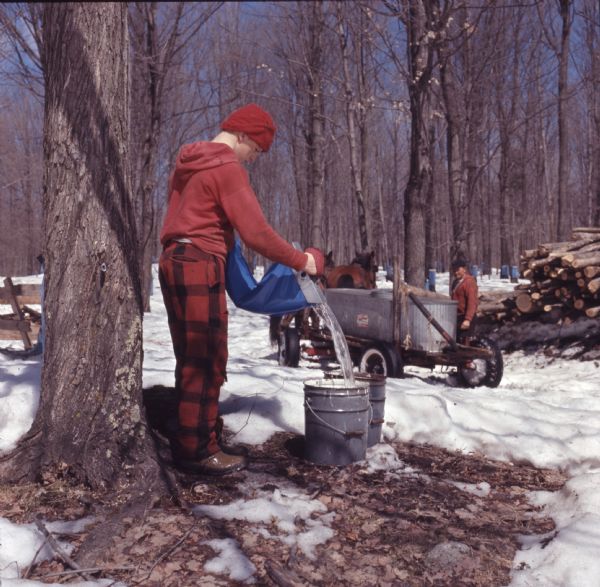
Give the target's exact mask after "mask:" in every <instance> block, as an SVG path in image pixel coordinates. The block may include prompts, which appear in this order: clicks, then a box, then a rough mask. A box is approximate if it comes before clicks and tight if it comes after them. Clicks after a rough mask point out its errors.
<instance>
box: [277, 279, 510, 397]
mask: <svg viewBox="0 0 600 587" xmlns="http://www.w3.org/2000/svg"><path fill="white" fill-rule="evenodd" d="M325 297H326V300H327V303H328V305H329V307H330V308H331V310H332V311H333V313H334V314H335V316H336V318H337V320H338V322H339V324H340V326H341V328H342V331H343V332H344V335H345V337H346V341H347V342H348V348H349V350H350V354H351V357H352V360H353V362H354V364H355V365H357V366H358V368H359V370H360V371H361V372H368V373H378V374H381V375H385V376H387V377H401V376H402V374H403V368H404V366H405V365H417V366H421V367H430V368H433V367H434V366H436V365H448V366H455V367H457V372H458V376H459V380H460V381H461V383H462V384H463V385H465V386H468V387H475V386H478V385H486V386H489V387H496V386H497V385H498V384H499V383H500V380H501V379H502V371H503V364H502V355H501V353H500V351H499V350H498V348H497V346H496V345H495V343H494V342H493V341H490V340H488V339H483V338H474V339H471V341H470V344H469V346H465V345H461V344H458V343H457V342H456V308H457V304H456V302H455V301H453V300H451V299H450V298H448V297H446V296H442V295H440V294H430V293H429V292H423V293H422V294H421V295H419V294H418V293H415V292H414V291H409V288H408V287H407V286H406V285H404V287H395V288H394V290H392V289H374V290H364V289H345V288H340V289H327V290H325ZM288 327H289V326H288ZM289 328H290V330H289V331H288V332H284V333H283V335H282V336H280V359H281V357H282V356H283V358H284V360H283V361H281V360H280V362H282V364H288V365H293V364H294V363H295V364H296V365H297V364H298V360H299V356H300V346H299V345H298V344H296V342H295V341H294V342H292V344H290V342H291V341H293V339H294V337H296V336H297V337H300V338H302V339H304V340H307V341H309V344H305V345H304V351H305V352H306V353H307V354H308V355H310V356H313V357H315V358H321V359H325V358H335V352H334V350H333V344H332V343H331V337H330V335H329V332H328V330H327V329H325V328H323V327H322V325H321V324H319V321H318V319H317V317H316V316H315V315H314V314H311V313H310V312H306V313H305V314H304V318H303V319H302V320H301V321H300V322H298V321H297V323H296V329H293V328H291V327H289ZM286 341H287V346H288V349H287V352H286V349H285V347H286ZM282 345H283V347H284V348H283V349H282ZM290 346H295V347H297V349H298V357H297V359H296V357H295V356H294V353H290V351H292V349H291V348H289V347H290Z"/></svg>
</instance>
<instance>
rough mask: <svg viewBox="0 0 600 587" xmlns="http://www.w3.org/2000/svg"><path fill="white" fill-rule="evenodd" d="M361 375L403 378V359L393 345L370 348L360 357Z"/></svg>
mask: <svg viewBox="0 0 600 587" xmlns="http://www.w3.org/2000/svg"><path fill="white" fill-rule="evenodd" d="M358 365H359V369H360V372H361V373H373V374H375V375H383V376H384V377H402V373H403V365H402V358H401V357H400V355H399V354H398V351H396V349H395V348H394V347H393V346H392V345H391V344H386V343H383V344H378V345H372V346H368V347H367V348H366V349H365V350H364V351H363V353H362V355H361V356H360V359H359V362H358Z"/></svg>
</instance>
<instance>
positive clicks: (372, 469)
mask: <svg viewBox="0 0 600 587" xmlns="http://www.w3.org/2000/svg"><path fill="white" fill-rule="evenodd" d="M366 464H367V467H366V470H367V473H376V472H377V471H395V472H397V473H398V472H402V473H414V472H415V470H414V469H412V468H411V467H407V466H406V465H405V464H404V462H403V461H401V460H400V459H399V458H398V454H397V453H396V451H395V450H394V447H393V446H391V445H389V444H385V443H379V444H376V445H374V446H372V447H371V448H368V449H367V457H366ZM399 469H402V471H399Z"/></svg>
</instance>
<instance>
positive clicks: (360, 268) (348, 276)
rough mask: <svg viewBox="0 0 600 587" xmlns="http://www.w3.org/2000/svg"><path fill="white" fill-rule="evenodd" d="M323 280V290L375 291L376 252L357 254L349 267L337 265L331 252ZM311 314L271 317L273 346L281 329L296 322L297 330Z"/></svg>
mask: <svg viewBox="0 0 600 587" xmlns="http://www.w3.org/2000/svg"><path fill="white" fill-rule="evenodd" d="M323 273H324V275H323V277H322V278H319V279H318V280H317V283H319V284H320V285H321V287H323V288H326V289H328V288H341V287H343V288H351V289H374V288H375V287H376V276H377V263H375V251H371V252H370V253H366V252H365V253H358V252H357V253H356V256H355V257H354V259H352V262H351V263H350V264H349V265H337V266H336V265H335V263H334V262H333V253H332V251H329V253H327V255H325V268H324V272H323ZM310 312H311V310H310V308H307V309H305V310H301V311H300V312H297V313H296V314H288V315H285V316H271V319H270V323H269V337H270V339H271V343H272V344H276V343H277V340H278V337H279V333H280V332H281V328H286V327H287V326H289V325H290V324H291V323H292V322H295V325H296V328H300V326H301V324H302V323H303V322H304V321H305V320H306V318H307V316H308V315H309V313H310Z"/></svg>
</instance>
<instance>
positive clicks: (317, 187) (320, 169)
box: [307, 0, 325, 248]
mask: <svg viewBox="0 0 600 587" xmlns="http://www.w3.org/2000/svg"><path fill="white" fill-rule="evenodd" d="M308 8H309V11H310V19H309V25H308V28H309V53H308V72H307V76H308V91H309V98H308V103H309V107H308V117H309V122H308V125H307V126H308V128H309V138H308V141H307V142H308V177H309V179H308V186H309V187H308V191H309V194H308V195H309V201H310V209H309V210H308V214H309V218H310V219H311V222H310V227H311V230H310V244H311V245H312V246H314V247H319V248H324V246H325V234H324V224H323V214H324V208H325V148H324V146H325V136H324V125H325V124H324V123H325V116H324V108H325V106H324V95H323V77H322V71H321V70H322V66H323V59H324V56H323V50H324V46H323V34H324V28H325V20H324V15H323V2H321V0H318V1H316V2H313V3H312V4H311V5H309V7H308Z"/></svg>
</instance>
